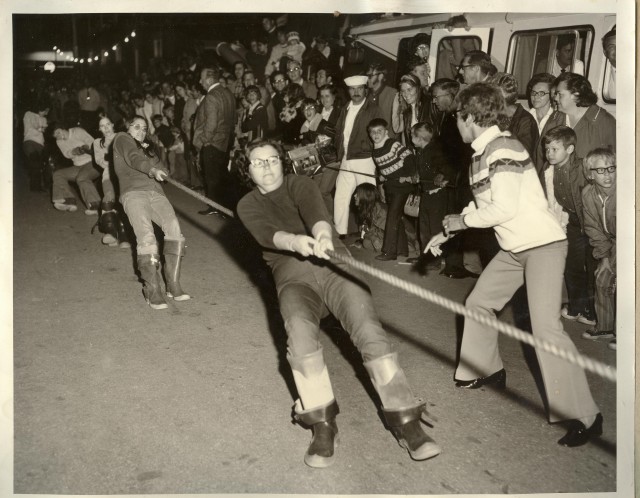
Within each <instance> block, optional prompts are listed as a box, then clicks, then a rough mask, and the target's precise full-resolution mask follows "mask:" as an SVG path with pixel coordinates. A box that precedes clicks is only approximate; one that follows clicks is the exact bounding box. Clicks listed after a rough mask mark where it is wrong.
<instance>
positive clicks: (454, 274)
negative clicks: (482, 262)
mask: <svg viewBox="0 0 640 498" xmlns="http://www.w3.org/2000/svg"><path fill="white" fill-rule="evenodd" d="M440 275H442V276H445V277H447V278H456V279H458V278H467V277H471V278H478V277H479V276H480V275H478V274H477V273H473V272H470V271H469V270H467V269H466V268H463V269H462V270H453V271H449V270H447V269H446V268H445V269H444V270H442V271H441V272H440Z"/></svg>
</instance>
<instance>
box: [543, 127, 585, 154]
mask: <svg viewBox="0 0 640 498" xmlns="http://www.w3.org/2000/svg"><path fill="white" fill-rule="evenodd" d="M551 142H562V145H563V146H564V148H565V149H566V148H567V147H569V146H570V145H573V146H574V147H575V146H576V143H577V142H578V137H577V136H576V132H575V131H573V129H572V128H569V127H568V126H556V127H555V128H551V129H550V130H549V131H548V132H547V133H545V134H544V135H542V145H549V144H550V143H551Z"/></svg>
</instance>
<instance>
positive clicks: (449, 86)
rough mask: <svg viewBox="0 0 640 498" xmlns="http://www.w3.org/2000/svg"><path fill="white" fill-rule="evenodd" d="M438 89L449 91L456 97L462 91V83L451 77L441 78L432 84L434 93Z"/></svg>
mask: <svg viewBox="0 0 640 498" xmlns="http://www.w3.org/2000/svg"><path fill="white" fill-rule="evenodd" d="M437 89H440V90H443V91H445V92H449V93H450V94H451V96H452V97H455V96H456V94H457V93H458V92H459V91H460V83H459V82H457V81H456V80H452V79H450V78H440V79H437V80H435V81H434V82H433V83H432V84H431V87H430V91H431V93H432V94H433V92H434V91H436V90H437Z"/></svg>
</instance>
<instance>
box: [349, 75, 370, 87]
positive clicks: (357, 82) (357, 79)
mask: <svg viewBox="0 0 640 498" xmlns="http://www.w3.org/2000/svg"><path fill="white" fill-rule="evenodd" d="M368 80H369V78H367V77H366V76H349V77H348V78H345V79H344V84H345V85H347V86H365V85H366V84H367V81H368Z"/></svg>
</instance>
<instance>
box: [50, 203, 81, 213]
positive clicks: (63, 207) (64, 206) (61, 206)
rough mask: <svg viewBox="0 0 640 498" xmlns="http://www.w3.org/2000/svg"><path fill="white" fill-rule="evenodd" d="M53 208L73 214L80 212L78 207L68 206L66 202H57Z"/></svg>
mask: <svg viewBox="0 0 640 498" xmlns="http://www.w3.org/2000/svg"><path fill="white" fill-rule="evenodd" d="M53 207H54V208H56V209H57V210H58V211H69V212H71V213H73V212H74V211H77V210H78V206H76V205H75V204H67V203H66V202H64V201H62V202H60V201H55V202H54V203H53Z"/></svg>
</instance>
